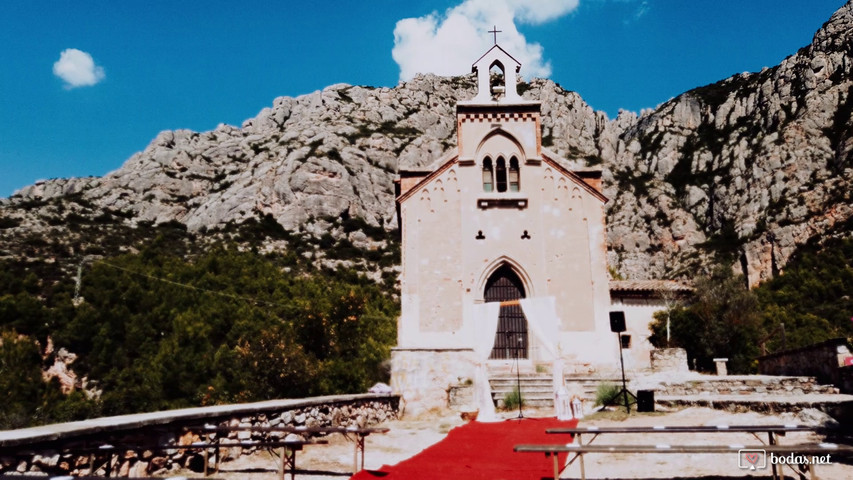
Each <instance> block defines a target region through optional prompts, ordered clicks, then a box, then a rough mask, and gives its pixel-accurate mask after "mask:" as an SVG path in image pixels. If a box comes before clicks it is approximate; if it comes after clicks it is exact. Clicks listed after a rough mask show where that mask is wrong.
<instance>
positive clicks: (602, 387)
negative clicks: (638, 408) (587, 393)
mask: <svg viewBox="0 0 853 480" xmlns="http://www.w3.org/2000/svg"><path fill="white" fill-rule="evenodd" d="M621 389H622V387H620V386H619V385H617V384H615V383H610V382H603V383H599V384H598V386H597V387H596V388H595V405H604V404H606V403H607V402H609V401H611V400H613V398H614V397H616V394H617V393H619V391H620V390H621ZM617 403H618V404H619V405H620V406H624V405H623V404H624V403H625V400H624V398H623V397H621V396H620V398H619V399H618V401H617Z"/></svg>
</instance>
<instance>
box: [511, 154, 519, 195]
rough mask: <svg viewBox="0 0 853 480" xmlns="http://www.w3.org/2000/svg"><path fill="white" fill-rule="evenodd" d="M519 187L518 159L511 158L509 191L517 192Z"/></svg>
mask: <svg viewBox="0 0 853 480" xmlns="http://www.w3.org/2000/svg"><path fill="white" fill-rule="evenodd" d="M519 186H520V184H519V178H518V159H517V158H515V157H512V158H511V159H510V160H509V191H510V192H517V191H518V190H519Z"/></svg>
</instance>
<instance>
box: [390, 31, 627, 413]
mask: <svg viewBox="0 0 853 480" xmlns="http://www.w3.org/2000/svg"><path fill="white" fill-rule="evenodd" d="M520 68H521V65H520V64H519V63H518V62H517V61H516V60H515V59H514V58H513V57H512V56H511V55H509V54H508V53H507V52H506V51H504V50H503V49H502V48H501V47H500V46H498V45H495V46H494V47H492V48H491V49H490V50H489V51H488V52H487V53H486V54H485V55H483V56H482V57H481V58H480V59H479V60H477V62H476V63H474V65H473V70H474V71H475V72H476V73H477V79H478V93H477V95H476V97H474V98H473V99H471V100H467V101H461V102H459V103H458V104H457V108H456V117H457V118H456V124H457V136H458V138H457V140H458V141H457V145H458V146H457V149H456V150H455V151H453V152H451V153H450V154H448V155H446V156H444V157H443V158H441V159H439V160H438V161H437V162H436V163H434V164H433V165H432V166H431V167H430V168H427V169H423V170H401V171H400V173H399V178H398V182H397V194H398V196H397V208H398V214H399V219H400V226H401V232H402V276H401V288H402V291H401V303H402V312H401V316H400V318H399V321H398V333H397V335H398V338H397V346H396V348H394V349H393V350H392V388H393V389H394V390H395V391H396V392H397V393H399V394H400V395H401V396H402V398H403V401H404V403H405V408H406V411H407V412H412V413H418V412H422V411H425V410H430V409H434V408H443V407H445V406H446V404H447V392H448V389H449V388H450V387H452V386H454V385H457V384H460V383H464V382H471V381H474V382H475V383H476V382H483V378H482V375H478V368H479V369H482V367H483V365H486V366H490V367H494V366H499V365H506V364H509V363H512V362H518V364H519V365H522V367H525V366H526V367H528V368H531V369H532V368H533V367H534V366H536V365H540V364H545V365H546V366H548V367H549V369H550V368H557V363H559V368H560V369H563V368H564V369H565V372H566V373H583V374H589V373H593V372H596V371H602V370H604V371H613V370H614V369H615V368H618V365H619V350H618V348H619V346H618V342H617V340H615V339H614V334H613V333H612V332H611V330H610V325H609V311H610V308H611V307H610V292H609V281H608V280H609V276H608V273H607V265H606V246H605V203H606V201H607V199H606V198H605V197H604V195H603V194H602V191H601V172H600V171H588V170H584V171H570V170H568V169H566V168H564V167H563V166H562V164H565V163H567V162H563V161H561V159H560V158H559V157H558V156H557V155H556V154H554V153H552V152H549V151H548V150H546V149H544V148H543V147H542V136H541V118H540V103H539V102H536V101H529V100H525V99H523V98H522V97H521V96H520V95H519V94H518V90H517V77H516V74H517V73H518V71H519V70H520ZM493 69H497V70H500V71H501V72H502V74H503V75H502V76H491V75H490V71H492V70H493ZM495 78H498V79H500V81H499V82H497V83H495V82H494V79H495ZM555 378H556V377H555Z"/></svg>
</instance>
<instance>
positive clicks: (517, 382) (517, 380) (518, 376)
mask: <svg viewBox="0 0 853 480" xmlns="http://www.w3.org/2000/svg"><path fill="white" fill-rule="evenodd" d="M518 343H521V337H519V338H518ZM519 348H521V347H519V346H517V345H516V347H515V385H516V387H515V388H517V389H518V418H524V414H523V413H521V370H520V369H519V368H518V349H519Z"/></svg>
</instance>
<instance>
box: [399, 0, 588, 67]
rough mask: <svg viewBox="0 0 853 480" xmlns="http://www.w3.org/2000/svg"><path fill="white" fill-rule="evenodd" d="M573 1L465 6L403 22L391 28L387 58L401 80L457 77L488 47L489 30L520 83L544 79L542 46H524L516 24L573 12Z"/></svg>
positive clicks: (491, 0) (470, 2) (514, 0)
mask: <svg viewBox="0 0 853 480" xmlns="http://www.w3.org/2000/svg"><path fill="white" fill-rule="evenodd" d="M577 6H578V0H537V1H535V2H533V1H530V0H464V1H463V2H462V3H461V4H459V5H457V6H455V7H453V8H450V9H448V10H447V11H446V12H444V13H443V14H438V13H437V12H433V13H432V14H430V15H426V16H423V17H420V18H406V19H403V20H400V21H399V22H397V26H396V27H395V28H394V49H393V50H392V51H391V56H392V57H393V58H394V61H395V62H397V65H399V66H400V80H409V79H411V78H412V77H414V76H415V74H417V73H435V74H437V75H445V76H449V75H459V74H464V73H470V71H471V64H472V63H474V61H475V60H477V59H478V58H479V57H480V55H482V54H483V53H485V52H486V50H488V49H489V48H490V47H491V46H492V45H493V44H494V41H493V37H492V34H490V33H488V30H491V29H492V26H497V28H498V30H501V31H502V32H501V33H499V34H498V44H500V46H501V47H503V48H504V50H506V51H507V52H508V53H509V54H510V55H512V56H513V57H515V58H516V59H517V60H518V61H519V62H521V64H522V73H523V74H524V76H525V77H528V78H529V77H547V76H548V75H550V74H551V65H550V63H549V62H548V61H547V60H545V59H544V58H543V52H542V46H541V45H539V44H538V43H529V42H528V41H527V39H525V38H524V35H522V34H521V33H519V32H518V30H517V29H516V22H518V23H527V24H534V25H535V24H540V23H544V22H547V21H550V20H554V19H557V18H559V17H562V16H563V15H566V14H567V13H569V12H571V11H573V10H574V9H575V8H577Z"/></svg>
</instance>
